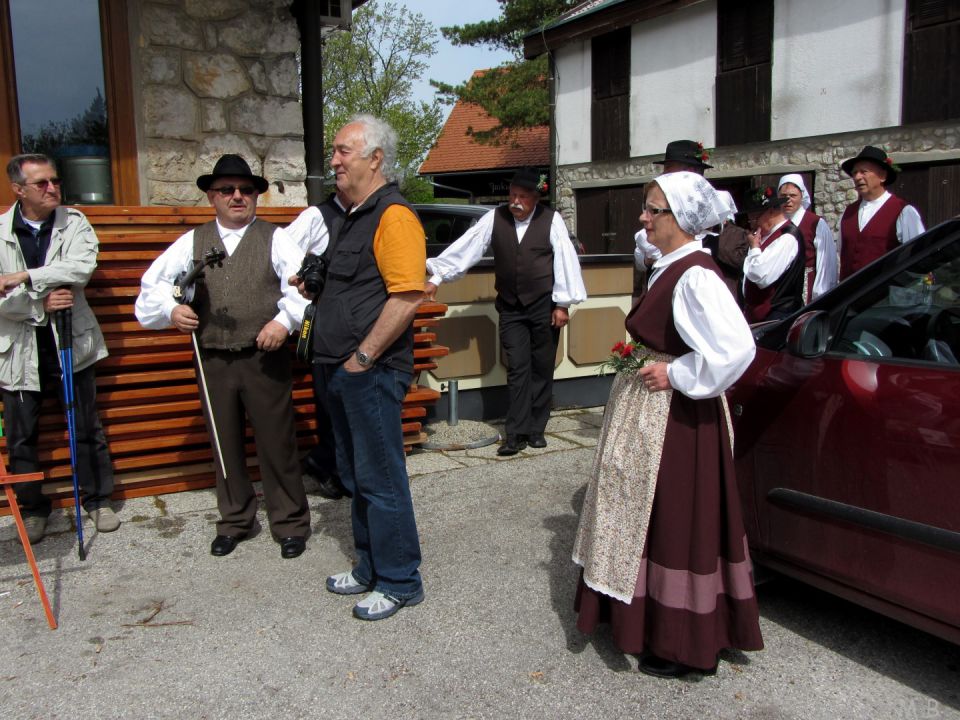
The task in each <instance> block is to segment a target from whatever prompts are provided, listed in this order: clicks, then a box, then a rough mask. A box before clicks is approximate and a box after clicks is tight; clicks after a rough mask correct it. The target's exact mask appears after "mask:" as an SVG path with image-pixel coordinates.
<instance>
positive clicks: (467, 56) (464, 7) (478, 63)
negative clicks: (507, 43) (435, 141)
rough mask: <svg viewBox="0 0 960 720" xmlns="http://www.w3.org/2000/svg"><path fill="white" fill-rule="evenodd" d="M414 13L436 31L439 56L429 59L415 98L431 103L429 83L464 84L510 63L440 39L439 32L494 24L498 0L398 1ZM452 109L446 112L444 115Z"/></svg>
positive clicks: (500, 55)
mask: <svg viewBox="0 0 960 720" xmlns="http://www.w3.org/2000/svg"><path fill="white" fill-rule="evenodd" d="M399 4H401V5H405V6H406V7H407V8H408V9H409V10H410V11H411V12H415V13H421V14H422V15H423V16H424V17H425V18H426V19H427V20H428V21H429V22H431V23H433V25H434V27H435V28H437V35H438V36H439V38H440V39H439V43H438V45H437V54H436V55H434V56H433V57H432V58H430V68H429V70H428V71H427V73H426V75H425V76H424V77H423V78H421V80H420V82H418V83H415V84H414V98H415V99H417V100H426V101H428V102H429V101H430V100H432V99H433V97H434V91H433V88H432V87H430V82H429V81H430V80H431V79H432V80H441V81H443V82H448V83H461V82H463V81H464V80H466V79H467V78H469V77H470V75H471V73H473V71H474V70H479V69H482V68H488V67H496V66H497V65H499V64H501V63H503V62H505V61H507V60H510V59H511V56H510V53H508V52H506V51H504V50H494V49H492V48H488V47H454V46H453V45H451V44H450V43H449V42H447V40H446V39H444V38H443V36H442V35H440V28H441V27H445V26H449V25H464V24H466V23H472V22H477V21H478V20H491V19H493V18H495V17H498V16H499V15H500V3H498V2H497V0H399ZM449 110H450V108H449V107H448V108H446V110H445V114H447V113H449Z"/></svg>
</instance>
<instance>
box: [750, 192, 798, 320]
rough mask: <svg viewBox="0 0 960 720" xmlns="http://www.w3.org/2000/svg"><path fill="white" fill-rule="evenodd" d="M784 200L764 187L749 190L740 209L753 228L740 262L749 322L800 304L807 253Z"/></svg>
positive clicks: (775, 315)
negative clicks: (744, 257) (789, 216)
mask: <svg viewBox="0 0 960 720" xmlns="http://www.w3.org/2000/svg"><path fill="white" fill-rule="evenodd" d="M785 202H786V198H783V197H780V196H779V195H778V194H777V192H776V190H774V188H772V187H769V186H767V187H761V188H756V189H754V190H751V191H750V193H749V194H748V195H747V201H746V204H745V206H744V208H743V212H745V213H747V217H748V218H749V219H750V227H752V228H753V229H754V231H753V232H752V233H751V234H750V235H749V236H748V240H749V243H750V249H749V250H748V251H747V257H746V259H745V260H744V261H743V275H744V278H743V312H744V315H746V317H747V322H750V323H757V322H762V321H764V320H778V319H780V318H785V317H787V316H788V315H790V314H791V313H793V312H795V311H796V310H799V309H800V308H801V307H802V306H803V295H804V269H805V267H806V255H805V253H804V252H803V238H802V236H801V235H800V231H799V230H797V228H796V227H794V225H793V224H792V223H791V222H790V221H789V220H788V219H787V216H786V215H785V214H784V212H783V205H784V203H785Z"/></svg>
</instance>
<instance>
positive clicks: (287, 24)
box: [264, 11, 300, 55]
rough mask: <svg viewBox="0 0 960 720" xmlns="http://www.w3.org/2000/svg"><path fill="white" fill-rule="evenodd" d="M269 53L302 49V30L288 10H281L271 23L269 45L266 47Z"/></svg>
mask: <svg viewBox="0 0 960 720" xmlns="http://www.w3.org/2000/svg"><path fill="white" fill-rule="evenodd" d="M264 49H265V51H266V52H268V53H276V54H278V55H279V54H281V53H295V52H297V51H298V50H299V49H300V32H299V30H297V23H296V21H295V20H294V19H293V16H292V15H290V13H288V12H286V11H279V12H278V13H277V14H276V15H275V16H274V17H273V21H272V22H271V23H270V32H269V33H268V34H267V45H266V48H264Z"/></svg>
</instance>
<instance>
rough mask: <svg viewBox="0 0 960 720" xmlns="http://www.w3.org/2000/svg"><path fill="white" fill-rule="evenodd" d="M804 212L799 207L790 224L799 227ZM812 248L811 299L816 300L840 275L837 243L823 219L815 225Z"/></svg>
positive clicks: (835, 282)
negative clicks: (815, 255) (814, 250)
mask: <svg viewBox="0 0 960 720" xmlns="http://www.w3.org/2000/svg"><path fill="white" fill-rule="evenodd" d="M806 212H807V211H806V210H804V209H803V208H802V207H801V208H800V209H799V210H797V211H796V212H795V213H794V214H793V217H791V218H790V222H792V223H793V224H794V225H796V226H797V227H800V221H801V220H803V216H804V214H805V213H806ZM813 247H814V248H815V249H816V251H817V259H816V275H815V276H814V279H813V290H812V292H811V299H812V300H816V299H817V298H818V297H820V296H821V295H823V294H824V293H825V292H826V291H827V290H829V289H830V288H832V287H833V286H834V285H836V284H837V278H838V277H839V274H840V256H839V254H838V253H837V243H836V241H835V240H834V239H833V231H832V230H830V226H829V225H827V223H826V221H825V220H824V219H823V218H820V221H819V222H818V223H817V227H816V231H815V233H814V237H813Z"/></svg>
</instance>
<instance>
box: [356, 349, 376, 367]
mask: <svg viewBox="0 0 960 720" xmlns="http://www.w3.org/2000/svg"><path fill="white" fill-rule="evenodd" d="M357 362H358V363H360V367H370V366H371V365H373V358H372V357H370V356H369V355H367V354H366V353H365V352H364V351H363V350H361V349H360V348H357Z"/></svg>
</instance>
